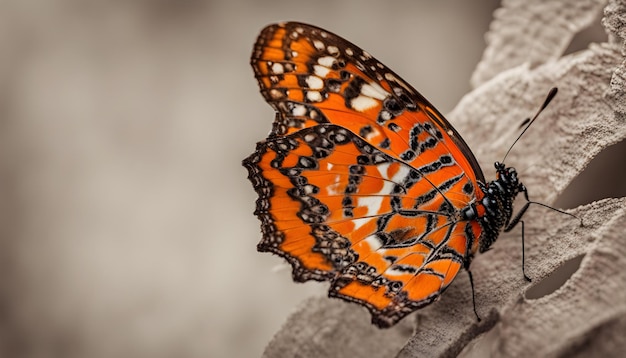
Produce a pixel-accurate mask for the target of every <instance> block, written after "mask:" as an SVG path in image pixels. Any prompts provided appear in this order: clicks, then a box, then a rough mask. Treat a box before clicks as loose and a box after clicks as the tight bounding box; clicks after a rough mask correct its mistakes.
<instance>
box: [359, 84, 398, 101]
mask: <svg viewBox="0 0 626 358" xmlns="http://www.w3.org/2000/svg"><path fill="white" fill-rule="evenodd" d="M361 93H362V94H363V95H365V96H368V97H372V98H376V99H379V100H381V101H382V100H384V99H385V98H387V96H390V95H391V93H389V92H387V91H385V89H384V88H382V87H381V86H380V85H379V84H378V83H374V82H372V83H366V84H364V85H363V86H361Z"/></svg>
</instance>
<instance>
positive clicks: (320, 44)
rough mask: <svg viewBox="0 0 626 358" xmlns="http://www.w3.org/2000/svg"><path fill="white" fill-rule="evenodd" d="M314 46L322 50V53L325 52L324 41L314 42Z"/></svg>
mask: <svg viewBox="0 0 626 358" xmlns="http://www.w3.org/2000/svg"><path fill="white" fill-rule="evenodd" d="M313 46H315V48H316V49H318V50H320V51H321V50H323V49H324V47H325V46H324V43H323V42H322V41H320V40H315V41H313Z"/></svg>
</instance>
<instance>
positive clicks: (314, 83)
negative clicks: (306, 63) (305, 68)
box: [306, 76, 324, 89]
mask: <svg viewBox="0 0 626 358" xmlns="http://www.w3.org/2000/svg"><path fill="white" fill-rule="evenodd" d="M306 84H307V85H308V86H309V88H311V89H322V88H323V87H324V81H322V79H321V78H319V77H317V76H308V77H307V78H306Z"/></svg>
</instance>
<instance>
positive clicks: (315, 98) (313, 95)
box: [306, 91, 322, 102]
mask: <svg viewBox="0 0 626 358" xmlns="http://www.w3.org/2000/svg"><path fill="white" fill-rule="evenodd" d="M306 99H308V100H309V101H311V102H321V101H322V94H321V93H319V92H318V91H308V92H307V93H306Z"/></svg>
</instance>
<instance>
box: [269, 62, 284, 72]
mask: <svg viewBox="0 0 626 358" xmlns="http://www.w3.org/2000/svg"><path fill="white" fill-rule="evenodd" d="M284 71H285V69H284V68H283V64H282V63H278V62H276V63H274V64H273V65H272V72H273V73H275V74H277V75H280V74H281V73H283V72H284Z"/></svg>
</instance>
